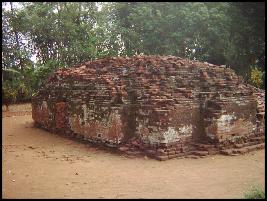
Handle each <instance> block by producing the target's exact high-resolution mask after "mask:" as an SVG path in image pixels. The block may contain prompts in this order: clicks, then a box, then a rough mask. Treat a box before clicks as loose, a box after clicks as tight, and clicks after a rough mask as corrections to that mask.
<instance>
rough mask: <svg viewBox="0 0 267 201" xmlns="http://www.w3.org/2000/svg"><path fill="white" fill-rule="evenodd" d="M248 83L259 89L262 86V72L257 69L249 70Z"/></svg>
mask: <svg viewBox="0 0 267 201" xmlns="http://www.w3.org/2000/svg"><path fill="white" fill-rule="evenodd" d="M250 82H251V83H252V85H254V86H255V87H258V88H259V87H261V86H262V84H263V72H262V71H261V70H260V69H259V68H257V67H254V68H251V71H250Z"/></svg>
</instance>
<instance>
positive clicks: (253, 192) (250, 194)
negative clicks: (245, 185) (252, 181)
mask: <svg viewBox="0 0 267 201" xmlns="http://www.w3.org/2000/svg"><path fill="white" fill-rule="evenodd" d="M244 197H245V199H265V192H264V190H263V189H262V188H260V187H259V186H252V187H251V188H250V189H249V190H248V191H247V192H246V193H245V194H244Z"/></svg>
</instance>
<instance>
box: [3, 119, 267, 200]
mask: <svg viewBox="0 0 267 201" xmlns="http://www.w3.org/2000/svg"><path fill="white" fill-rule="evenodd" d="M2 122H3V137H2V139H3V145H2V156H3V159H2V167H3V171H2V177H3V182H2V184H3V186H2V190H3V198H242V196H243V192H244V190H246V189H247V188H248V187H249V186H251V185H253V184H259V185H260V186H262V187H264V178H265V167H264V164H265V159H264V154H265V153H264V150H260V151H255V152H252V153H249V154H246V155H241V156H234V157H231V156H222V155H216V156H214V157H207V158H202V159H172V160H169V161H156V160H152V159H148V158H145V157H142V158H127V157H125V156H122V155H116V154H112V153H109V152H107V151H104V150H99V149H97V148H94V147H92V146H90V145H86V144H82V143H79V142H76V141H73V140H70V139H67V138H63V137H60V136H56V135H54V134H51V133H48V132H46V131H43V130H41V129H37V128H34V127H33V126H32V119H31V116H30V115H27V116H15V117H6V118H2Z"/></svg>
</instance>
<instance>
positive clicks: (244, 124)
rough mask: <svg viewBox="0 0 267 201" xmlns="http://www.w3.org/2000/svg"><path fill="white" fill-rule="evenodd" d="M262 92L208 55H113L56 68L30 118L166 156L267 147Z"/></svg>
mask: <svg viewBox="0 0 267 201" xmlns="http://www.w3.org/2000/svg"><path fill="white" fill-rule="evenodd" d="M264 95H265V91H264V90H260V89H257V88H255V87H252V86H251V85H249V84H246V83H244V80H243V78H242V77H240V76H237V75H236V74H235V72H234V70H233V69H230V68H225V67H222V66H217V65H214V64H209V63H207V62H204V63H203V62H199V61H190V60H187V59H182V58H179V57H174V56H133V57H117V58H114V57H111V58H104V59H98V60H95V61H87V62H84V63H83V64H80V65H76V66H73V67H72V68H63V69H59V70H58V71H56V72H54V73H53V74H51V75H50V77H49V78H48V79H47V80H46V82H45V83H44V84H43V85H42V87H41V88H40V89H39V91H38V92H37V94H36V95H35V96H34V97H33V98H32V108H33V109H32V117H33V120H34V121H35V122H36V125H37V124H38V125H39V126H41V127H43V128H45V129H47V130H49V131H51V132H56V133H63V134H64V133H67V134H70V136H77V137H82V138H84V139H85V140H88V141H89V142H94V143H98V142H102V143H105V144H106V145H108V146H110V145H111V146H117V147H120V146H130V147H131V149H136V148H137V147H138V149H141V150H142V151H143V152H144V153H146V154H149V155H151V156H154V157H156V158H157V159H159V160H166V159H170V158H174V157H178V156H181V155H186V154H192V153H194V151H199V150H202V151H203V149H204V148H203V147H205V149H208V150H207V152H206V153H219V152H223V153H230V152H229V151H224V150H225V149H235V148H236V147H242V146H250V145H253V146H254V145H255V144H258V145H257V146H259V147H263V145H262V143H263V142H264V139H265V104H264V103H265V96H264ZM215 147H216V148H215ZM251 149H252V148H248V150H251ZM201 154H203V153H201Z"/></svg>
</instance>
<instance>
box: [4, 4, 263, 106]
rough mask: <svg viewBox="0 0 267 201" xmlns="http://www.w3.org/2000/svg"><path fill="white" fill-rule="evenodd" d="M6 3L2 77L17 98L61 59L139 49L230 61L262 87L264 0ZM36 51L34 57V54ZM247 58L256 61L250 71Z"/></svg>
mask: <svg viewBox="0 0 267 201" xmlns="http://www.w3.org/2000/svg"><path fill="white" fill-rule="evenodd" d="M15 4H20V7H21V8H19V9H18V8H16V7H15ZM2 5H5V6H9V7H12V9H11V10H7V9H5V8H4V6H2V69H3V70H4V73H3V79H2V80H3V82H8V83H9V84H8V85H7V86H6V89H5V90H6V91H9V92H7V94H11V95H10V96H11V97H12V96H15V95H14V94H17V95H16V96H17V101H20V100H21V99H23V100H30V96H31V94H33V93H35V92H36V90H37V89H38V88H39V87H40V85H41V84H42V82H43V81H44V80H45V79H46V78H47V76H48V75H49V74H50V73H52V72H53V71H55V70H56V69H58V68H60V67H69V66H72V65H74V64H77V63H81V62H84V61H87V60H92V59H96V58H102V57H108V56H121V55H127V56H132V55H135V54H140V53H143V54H146V55H150V54H153V55H155V54H159V55H175V56H181V57H185V58H189V59H197V60H200V61H207V62H210V63H214V64H218V65H227V66H230V67H231V68H233V69H234V70H236V72H237V73H238V74H239V75H243V76H245V79H246V80H248V81H250V82H251V83H253V84H254V85H255V86H257V87H264V82H263V84H262V79H263V80H265V76H262V74H261V72H262V73H263V75H264V71H265V26H264V24H265V5H264V3H263V2H256V3H254V2H102V3H99V2H98V3H96V2H20V3H14V2H6V3H5V2H4V3H2ZM99 5H100V6H101V10H100V9H98V8H99ZM33 55H35V56H36V61H32V56H33ZM250 66H257V67H258V68H257V70H253V71H251V70H250ZM12 70H15V71H17V72H18V73H16V72H13V73H12V72H11V71H12ZM250 72H251V73H250ZM246 75H247V77H246ZM250 75H251V76H250ZM262 77H263V78H262ZM19 86H20V87H19ZM11 88H12V89H13V92H12V90H11ZM10 91H11V92H10ZM15 91H16V92H17V93H15ZM12 94H13V95H12ZM13 99H14V98H13Z"/></svg>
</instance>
